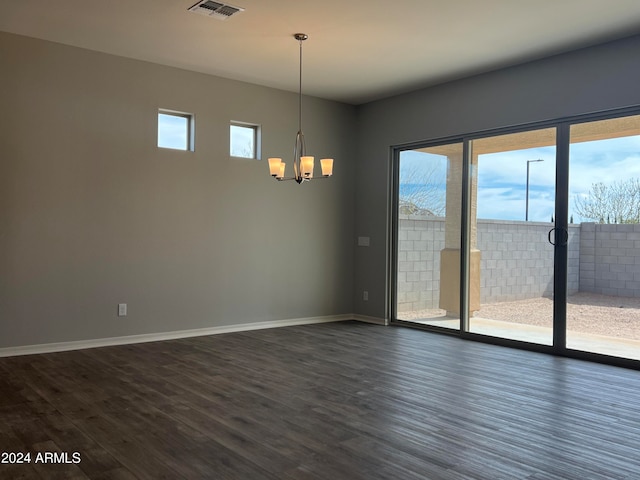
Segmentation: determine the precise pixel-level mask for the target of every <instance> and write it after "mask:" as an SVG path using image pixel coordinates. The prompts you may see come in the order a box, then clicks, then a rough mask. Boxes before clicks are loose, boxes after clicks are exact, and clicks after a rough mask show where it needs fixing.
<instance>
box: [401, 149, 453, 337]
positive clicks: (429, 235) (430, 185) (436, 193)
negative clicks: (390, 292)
mask: <svg viewBox="0 0 640 480" xmlns="http://www.w3.org/2000/svg"><path fill="white" fill-rule="evenodd" d="M462 158H463V152H462V143H452V144H445V145H435V146H431V147H425V148H417V149H411V150H403V151H401V152H399V156H398V160H397V161H398V165H397V167H398V168H397V172H398V175H397V176H398V187H399V188H398V204H397V219H398V220H397V232H396V235H397V245H398V249H397V252H396V258H397V267H396V282H395V285H396V292H395V298H396V318H397V319H399V320H404V321H408V322H414V323H421V324H424V325H432V326H436V327H441V328H447V329H459V328H460V313H459V310H460V281H459V273H460V232H461V228H462V227H461V225H462V224H461V216H460V212H461V210H460V207H461V197H462V167H463V161H462Z"/></svg>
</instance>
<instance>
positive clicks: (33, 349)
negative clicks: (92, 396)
mask: <svg viewBox="0 0 640 480" xmlns="http://www.w3.org/2000/svg"><path fill="white" fill-rule="evenodd" d="M355 317H356V315H328V316H324V317H308V318H291V319H287V320H273V321H269V322H255V323H243V324H240V325H225V326H220V327H210V328H197V329H193V330H180V331H175V332H162V333H148V334H143V335H127V336H125V337H111V338H98V339H94V340H80V341H74V342H60V343H45V344H40V345H25V346H20V347H6V348H0V357H14V356H18V355H34V354H39V353H53V352H67V351H70V350H82V349H85V348H96V347H110V346H113V345H129V344H132V343H145V342H159V341H162V340H175V339H178V338H188V337H201V336H205V335H217V334H220V333H231V332H244V331H248V330H261V329H264V328H276V327H290V326H294V325H310V324H314V323H328V322H341V321H345V320H356V318H355ZM360 321H367V320H360Z"/></svg>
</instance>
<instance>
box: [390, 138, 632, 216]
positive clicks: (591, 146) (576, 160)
mask: <svg viewBox="0 0 640 480" xmlns="http://www.w3.org/2000/svg"><path fill="white" fill-rule="evenodd" d="M537 159H542V160H543V161H542V162H531V163H530V167H529V169H530V170H529V220H530V221H541V222H550V221H551V217H552V215H554V206H555V174H556V173H555V168H556V165H555V164H556V162H555V147H542V148H531V149H525V150H516V151H509V152H502V153H495V154H487V155H480V156H479V157H478V171H477V174H478V203H477V205H478V210H477V217H478V218H485V219H499V220H524V219H525V213H526V212H525V210H526V178H527V160H537ZM416 172H423V175H426V176H427V177H431V178H438V179H439V182H438V183H437V184H436V186H435V188H437V189H439V191H441V192H444V188H445V185H446V183H445V178H446V157H443V156H440V155H433V154H426V153H422V152H416V151H404V152H401V156H400V183H401V186H400V191H401V194H402V193H405V194H406V193H408V192H411V191H412V189H415V188H416V187H415V186H411V185H407V179H410V178H412V177H416V176H417V177H420V174H419V173H416ZM633 177H638V178H640V136H632V137H621V138H616V139H608V140H599V141H592V142H583V143H574V144H572V145H571V149H570V161H569V216H571V215H573V216H574V222H575V223H578V222H580V221H592V220H588V219H583V218H581V217H580V216H579V215H578V214H577V213H576V211H575V199H576V197H577V196H579V195H581V196H585V197H586V196H588V193H589V190H590V189H591V186H592V184H593V183H596V182H603V183H612V182H615V181H621V180H627V179H629V178H633ZM427 208H428V207H427Z"/></svg>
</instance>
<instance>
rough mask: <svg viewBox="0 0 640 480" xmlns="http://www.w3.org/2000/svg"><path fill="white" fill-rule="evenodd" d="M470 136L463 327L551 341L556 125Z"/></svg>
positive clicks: (519, 337)
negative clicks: (466, 304) (466, 316)
mask: <svg viewBox="0 0 640 480" xmlns="http://www.w3.org/2000/svg"><path fill="white" fill-rule="evenodd" d="M470 143H471V148H470V152H471V158H470V161H471V165H472V167H473V168H472V169H471V172H472V174H471V177H470V190H471V202H470V205H471V208H470V211H469V216H470V222H469V229H470V235H469V237H470V245H469V249H470V250H469V251H470V254H469V261H470V272H469V273H470V277H469V294H470V314H469V332H471V333H480V334H484V335H491V336H496V337H502V338H508V339H512V340H522V341H526V342H531V343H540V344H544V345H552V343H553V296H554V295H553V294H554V288H553V280H554V277H553V275H554V272H553V265H554V247H553V245H552V244H550V243H549V241H548V236H549V231H550V230H551V229H552V228H553V227H554V215H555V175H556V148H555V145H556V129H555V128H546V129H540V130H532V131H527V132H519V133H512V134H508V135H499V136H491V137H485V138H481V139H477V140H472V141H471V142H470ZM476 264H477V265H479V268H477V267H476Z"/></svg>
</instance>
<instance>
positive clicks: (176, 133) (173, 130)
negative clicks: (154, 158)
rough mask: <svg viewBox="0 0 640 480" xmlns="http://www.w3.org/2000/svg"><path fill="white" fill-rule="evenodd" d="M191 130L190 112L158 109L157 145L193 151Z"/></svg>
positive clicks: (191, 117) (191, 116)
mask: <svg viewBox="0 0 640 480" xmlns="http://www.w3.org/2000/svg"><path fill="white" fill-rule="evenodd" d="M193 131H194V128H193V115H192V114H190V113H181V112H173V111H170V110H159V111H158V147H161V148H174V149H176V150H191V151H193V150H194V141H193V140H194V139H193Z"/></svg>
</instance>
